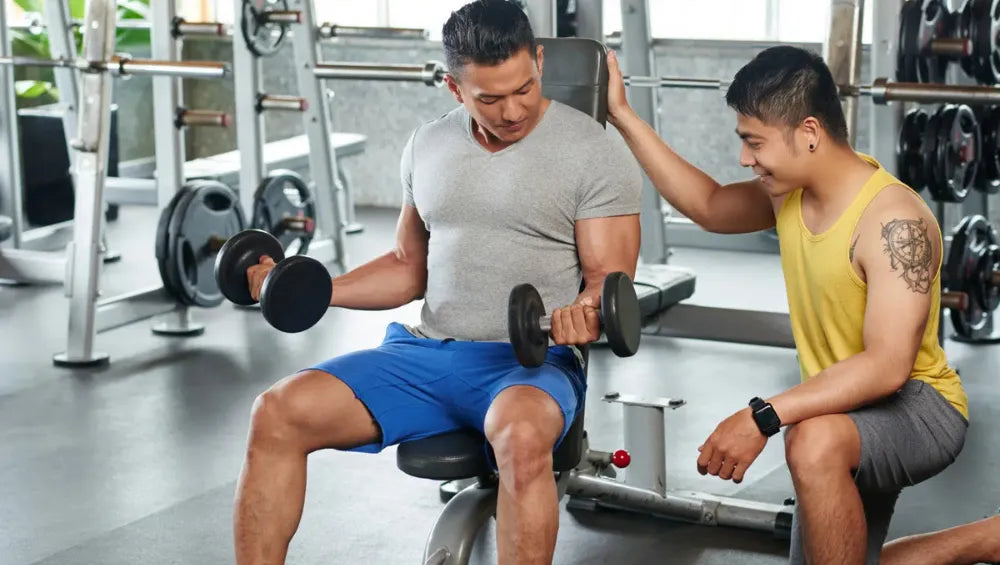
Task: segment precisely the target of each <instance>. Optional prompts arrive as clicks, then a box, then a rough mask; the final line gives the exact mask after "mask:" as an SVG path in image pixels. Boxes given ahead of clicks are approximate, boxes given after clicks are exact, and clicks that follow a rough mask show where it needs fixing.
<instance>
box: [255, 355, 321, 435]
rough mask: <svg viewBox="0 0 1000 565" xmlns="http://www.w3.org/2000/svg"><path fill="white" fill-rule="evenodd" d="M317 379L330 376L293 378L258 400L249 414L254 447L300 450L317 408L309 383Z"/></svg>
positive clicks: (261, 395) (273, 386)
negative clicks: (294, 448) (298, 448)
mask: <svg viewBox="0 0 1000 565" xmlns="http://www.w3.org/2000/svg"><path fill="white" fill-rule="evenodd" d="M317 378H326V379H329V376H328V375H310V374H308V373H299V374H296V375H291V376H288V377H285V378H284V379H282V380H280V381H278V382H277V383H275V384H274V385H272V386H271V387H270V388H269V389H267V390H266V391H264V392H263V393H261V394H260V395H259V396H257V398H256V399H255V400H254V403H253V408H251V411H250V444H251V446H252V447H265V446H275V447H301V445H302V441H301V440H302V439H303V435H304V434H305V432H306V431H307V428H308V427H309V425H310V424H309V422H310V419H311V418H312V417H314V414H311V412H312V411H314V410H315V408H316V406H315V399H314V398H312V395H313V394H314V393H313V392H312V387H310V384H309V381H310V380H312V379H317Z"/></svg>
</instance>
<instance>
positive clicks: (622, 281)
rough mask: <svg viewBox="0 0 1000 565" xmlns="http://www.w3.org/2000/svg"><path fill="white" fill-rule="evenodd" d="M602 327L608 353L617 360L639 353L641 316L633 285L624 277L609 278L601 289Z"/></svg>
mask: <svg viewBox="0 0 1000 565" xmlns="http://www.w3.org/2000/svg"><path fill="white" fill-rule="evenodd" d="M601 323H602V324H603V325H604V335H605V336H607V338H608V345H610V346H611V351H613V352H614V353H615V355H617V356H619V357H631V356H632V355H635V352H636V351H638V350H639V338H640V336H641V334H642V313H641V311H640V310H639V298H638V297H637V296H636V294H635V285H633V284H632V279H630V278H629V277H628V275H626V274H625V273H622V272H616V273H611V274H609V275H608V276H607V277H606V278H605V279H604V286H603V287H602V288H601Z"/></svg>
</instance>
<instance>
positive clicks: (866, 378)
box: [768, 351, 909, 425]
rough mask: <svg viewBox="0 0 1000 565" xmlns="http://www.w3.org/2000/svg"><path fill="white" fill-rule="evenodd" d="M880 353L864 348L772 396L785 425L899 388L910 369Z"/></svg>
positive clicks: (844, 409)
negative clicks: (895, 364) (902, 367)
mask: <svg viewBox="0 0 1000 565" xmlns="http://www.w3.org/2000/svg"><path fill="white" fill-rule="evenodd" d="M887 365H888V363H886V362H885V361H884V360H881V359H879V358H878V356H876V355H874V354H872V353H869V352H864V351H863V352H861V353H858V354H857V355H853V356H851V357H848V358H847V359H844V360H843V361H841V362H839V363H835V364H833V365H831V366H830V367H829V368H827V369H825V370H823V371H821V372H820V373H819V374H818V375H816V376H815V377H813V378H811V379H809V380H808V381H806V382H804V383H802V384H799V385H797V386H795V387H793V388H790V389H788V390H787V391H785V392H783V393H781V394H778V395H776V396H774V397H773V398H770V399H768V402H770V403H771V404H773V405H774V411H775V412H776V413H777V414H778V417H779V418H781V423H782V425H792V424H797V423H798V422H801V421H803V420H808V419H810V418H815V417H817V416H822V415H825V414H843V413H846V412H850V411H852V410H855V409H857V408H860V407H862V406H865V405H867V404H871V403H873V402H875V401H877V400H880V399H882V398H885V397H887V396H889V395H890V394H892V393H894V392H896V391H897V390H899V389H900V388H901V387H902V386H903V384H905V382H906V379H907V378H909V373H908V371H901V370H900V369H899V368H898V367H889V366H887Z"/></svg>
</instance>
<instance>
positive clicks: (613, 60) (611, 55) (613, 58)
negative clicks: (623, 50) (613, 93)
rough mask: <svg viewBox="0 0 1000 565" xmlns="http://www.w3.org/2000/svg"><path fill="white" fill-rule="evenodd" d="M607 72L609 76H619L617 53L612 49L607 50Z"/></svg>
mask: <svg viewBox="0 0 1000 565" xmlns="http://www.w3.org/2000/svg"><path fill="white" fill-rule="evenodd" d="M608 74H610V75H611V78H613V79H615V78H621V75H622V73H621V71H620V70H619V69H618V55H616V54H615V52H614V50H613V49H609V50H608Z"/></svg>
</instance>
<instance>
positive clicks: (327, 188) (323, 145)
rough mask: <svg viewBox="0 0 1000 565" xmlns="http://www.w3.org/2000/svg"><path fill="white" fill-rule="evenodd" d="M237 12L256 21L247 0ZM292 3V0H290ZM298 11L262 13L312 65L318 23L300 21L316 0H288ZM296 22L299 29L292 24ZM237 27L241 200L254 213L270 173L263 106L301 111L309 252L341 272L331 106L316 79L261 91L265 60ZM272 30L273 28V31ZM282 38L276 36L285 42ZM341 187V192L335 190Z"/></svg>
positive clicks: (343, 257)
mask: <svg viewBox="0 0 1000 565" xmlns="http://www.w3.org/2000/svg"><path fill="white" fill-rule="evenodd" d="M233 5H234V13H235V14H237V18H239V25H240V27H241V28H242V29H247V28H248V26H252V25H255V23H253V22H250V21H249V16H250V14H248V10H247V9H246V2H245V1H244V0H234V2H233ZM286 5H288V3H286ZM289 8H292V9H294V11H286V10H282V11H277V10H275V11H272V12H266V13H262V14H261V15H259V16H258V18H259V22H260V24H264V23H266V22H264V21H263V20H260V18H267V17H274V18H275V19H274V20H273V21H274V26H275V27H274V30H272V31H273V32H277V33H280V34H281V37H282V38H284V37H285V36H286V35H287V34H288V33H289V32H291V34H292V41H293V47H294V49H295V66H296V68H297V69H299V68H300V67H304V68H305V69H311V68H312V67H314V66H315V63H316V44H317V41H318V39H317V37H316V30H315V29H314V26H310V25H300V24H303V23H304V22H311V21H313V20H312V5H311V3H310V2H304V3H303V5H302V6H297V5H296V3H295V2H293V3H291V5H289ZM292 24H296V25H295V28H294V30H291V29H290V25H292ZM242 35H243V36H240V35H239V34H237V33H236V32H235V30H234V33H233V67H234V72H235V81H236V92H237V96H236V117H237V120H238V122H239V123H238V126H237V128H236V142H237V147H238V149H239V152H240V159H241V167H240V189H239V193H240V202H241V205H242V206H243V210H244V211H245V212H247V217H248V218H249V217H250V216H251V215H252V213H253V210H254V195H255V194H256V192H257V188H258V187H259V186H260V184H261V182H262V181H263V179H264V177H265V176H266V175H267V171H266V170H265V164H264V155H263V147H264V140H265V137H264V112H265V111H275V110H280V111H292V112H299V113H301V114H302V124H303V126H304V129H305V132H306V134H307V136H308V140H309V172H310V176H311V177H312V181H313V182H312V184H313V189H312V199H313V202H314V203H315V206H316V218H315V220H316V232H315V233H316V235H315V236H314V238H313V240H312V241H311V242H310V244H309V250H308V254H309V255H310V256H311V257H313V258H315V259H317V260H318V261H320V262H322V263H330V262H332V263H333V264H334V266H335V268H336V269H337V270H339V271H340V272H341V273H344V272H347V265H348V259H347V253H346V251H345V248H344V237H345V234H346V232H345V220H344V212H343V206H342V204H341V202H340V196H339V194H340V192H341V190H342V184H341V183H340V182H339V181H338V180H337V179H338V177H337V168H338V166H337V162H336V154H335V153H334V150H333V144H332V143H331V141H330V132H329V131H327V124H328V123H329V117H328V109H327V107H326V105H325V104H324V100H323V97H322V92H320V90H319V89H318V88H317V87H316V85H315V84H313V85H312V88H310V87H309V86H310V85H308V84H306V83H304V81H303V80H302V79H301V75H302V72H301V70H300V72H297V74H298V75H300V78H299V96H286V95H273V94H265V93H264V92H263V91H262V77H261V61H260V58H259V57H258V56H257V55H256V54H255V53H254V52H253V51H251V49H250V47H249V46H248V45H247V42H246V40H245V36H246V35H247V34H246V33H243V34H242ZM271 35H272V36H273V35H274V33H271ZM280 43H281V40H277V44H276V45H275V49H276V48H277V45H280ZM335 191H336V192H335Z"/></svg>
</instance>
